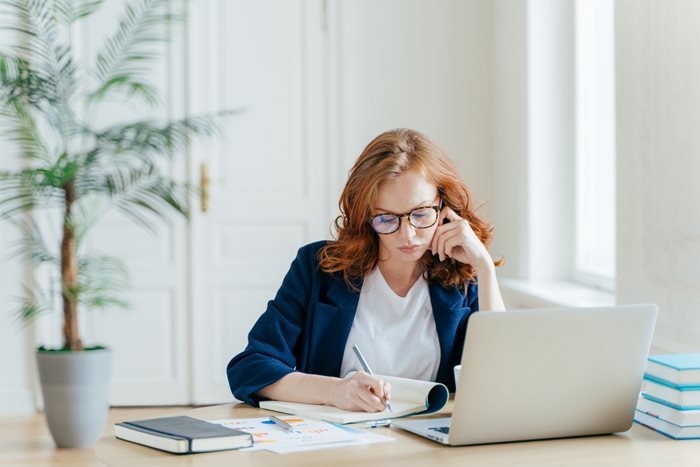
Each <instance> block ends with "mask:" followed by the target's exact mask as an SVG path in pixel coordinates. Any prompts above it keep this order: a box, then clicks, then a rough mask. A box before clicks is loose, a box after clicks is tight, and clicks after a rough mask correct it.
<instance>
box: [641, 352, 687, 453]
mask: <svg viewBox="0 0 700 467" xmlns="http://www.w3.org/2000/svg"><path fill="white" fill-rule="evenodd" d="M644 384H645V390H644V392H642V394H641V395H640V397H639V403H638V404H637V410H636V411H635V414H634V421H635V422H637V423H640V424H642V425H646V426H648V427H649V428H652V429H654V430H656V431H658V432H659V433H662V434H664V435H666V436H668V437H671V438H673V439H700V353H694V354H673V355H650V356H649V359H648V361H647V368H646V372H645V373H644Z"/></svg>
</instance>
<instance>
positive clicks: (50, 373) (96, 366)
mask: <svg viewBox="0 0 700 467" xmlns="http://www.w3.org/2000/svg"><path fill="white" fill-rule="evenodd" d="M111 362H112V351H111V350H109V349H98V350H86V351H82V352H47V351H41V350H39V351H37V366H38V368H39V379H40V380H41V393H42V395H43V396H44V412H45V413H46V421H47V423H48V425H49V430H50V431H51V436H53V439H54V441H55V442H56V446H58V447H59V448H85V447H90V446H94V445H95V443H96V442H97V440H98V438H99V437H100V435H101V434H102V430H103V429H104V425H105V421H106V419H107V412H108V410H109V375H110V367H111Z"/></svg>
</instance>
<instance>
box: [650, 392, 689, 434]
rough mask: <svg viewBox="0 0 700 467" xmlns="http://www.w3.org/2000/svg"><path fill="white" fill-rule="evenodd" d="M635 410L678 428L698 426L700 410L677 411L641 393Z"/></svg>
mask: <svg viewBox="0 0 700 467" xmlns="http://www.w3.org/2000/svg"><path fill="white" fill-rule="evenodd" d="M637 410H639V411H640V412H644V413H646V414H647V415H651V416H652V417H656V418H660V419H662V420H666V421H667V422H671V423H673V424H674V425H678V426H692V425H700V410H677V409H676V408H674V407H671V406H670V405H668V403H666V402H658V401H655V400H652V399H649V398H648V397H645V396H644V393H642V394H641V395H640V396H639V400H638V401H637Z"/></svg>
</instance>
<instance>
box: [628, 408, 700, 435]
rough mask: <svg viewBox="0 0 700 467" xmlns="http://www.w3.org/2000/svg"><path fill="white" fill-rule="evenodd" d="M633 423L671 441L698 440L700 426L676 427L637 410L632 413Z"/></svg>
mask: <svg viewBox="0 0 700 467" xmlns="http://www.w3.org/2000/svg"><path fill="white" fill-rule="evenodd" d="M634 421H635V422H637V423H639V424H640V425H644V426H646V427H649V428H651V429H652V430H656V431H658V432H659V433H661V434H662V435H666V436H668V437H669V438H673V439H700V425H694V426H678V425H676V424H674V423H671V422H667V421H666V420H662V419H660V418H658V417H654V416H653V415H650V414H648V413H644V412H641V411H639V410H635V411H634Z"/></svg>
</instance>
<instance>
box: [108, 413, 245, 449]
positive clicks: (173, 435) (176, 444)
mask: <svg viewBox="0 0 700 467" xmlns="http://www.w3.org/2000/svg"><path fill="white" fill-rule="evenodd" d="M114 434H115V435H116V437H117V438H119V439H123V440H125V441H131V442H132V443H138V444H143V445H144V446H150V447H152V448H156V449H160V450H161V451H168V452H174V453H178V454H185V453H194V452H209V451H223V450H226V449H238V448H245V447H248V446H252V445H253V437H252V436H251V435H250V433H246V432H244V431H240V430H234V429H232V428H226V427H223V426H221V425H217V424H215V423H209V422H205V421H204V420H198V419H196V418H192V417H185V416H180V417H165V418H152V419H150V420H136V421H133V422H123V423H117V424H115V425H114Z"/></svg>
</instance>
